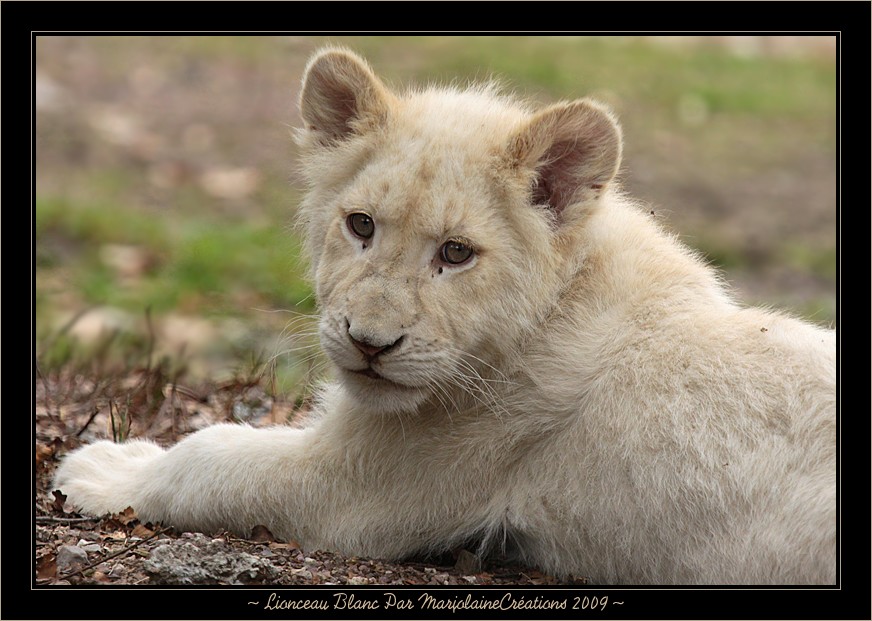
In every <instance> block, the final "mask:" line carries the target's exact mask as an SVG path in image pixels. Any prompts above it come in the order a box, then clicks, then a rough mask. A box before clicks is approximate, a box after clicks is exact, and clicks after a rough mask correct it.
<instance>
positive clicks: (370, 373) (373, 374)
mask: <svg viewBox="0 0 872 621" xmlns="http://www.w3.org/2000/svg"><path fill="white" fill-rule="evenodd" d="M352 373H357V374H358V375H363V376H366V377H369V378H371V379H374V380H384V381H386V382H389V381H390V380H389V379H387V378H385V377H382V376H381V375H379V374H378V371H376V370H375V369H373V368H372V367H367V368H365V369H362V370H360V371H352Z"/></svg>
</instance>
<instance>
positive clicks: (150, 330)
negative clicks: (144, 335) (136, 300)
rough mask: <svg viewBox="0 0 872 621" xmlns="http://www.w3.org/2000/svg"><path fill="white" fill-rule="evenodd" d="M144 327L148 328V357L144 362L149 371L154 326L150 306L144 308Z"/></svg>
mask: <svg viewBox="0 0 872 621" xmlns="http://www.w3.org/2000/svg"><path fill="white" fill-rule="evenodd" d="M145 325H146V327H147V328H148V357H147V358H146V362H145V369H146V371H151V356H152V354H153V353H154V341H155V338H154V326H153V325H152V323H151V305H149V306H146V307H145Z"/></svg>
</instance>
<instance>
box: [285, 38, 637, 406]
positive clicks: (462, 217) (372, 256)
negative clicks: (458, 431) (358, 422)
mask: <svg viewBox="0 0 872 621" xmlns="http://www.w3.org/2000/svg"><path fill="white" fill-rule="evenodd" d="M300 109H301V113H302V117H303V121H304V123H305V127H304V128H303V129H302V130H300V132H299V134H298V142H299V144H300V146H301V147H302V150H303V156H302V159H303V170H304V174H305V177H306V180H307V182H308V185H309V192H308V194H307V196H306V198H305V200H304V201H303V203H302V205H301V209H300V219H301V224H302V225H303V226H304V227H305V233H306V236H307V244H308V250H309V253H310V256H311V264H312V269H313V272H314V276H315V283H316V294H317V296H318V299H319V301H320V305H321V309H322V319H321V323H320V334H321V342H322V345H323V347H324V349H325V350H326V352H327V354H328V355H329V357H330V358H331V360H332V361H333V362H334V363H335V364H336V366H337V367H338V370H339V374H340V379H341V380H342V382H343V384H344V385H345V387H346V389H347V390H348V391H350V393H351V394H352V395H353V396H355V397H356V398H357V399H358V400H359V401H360V403H361V404H362V405H365V406H368V407H370V408H372V409H374V410H379V411H384V412H399V411H409V410H413V409H415V408H417V407H418V406H419V405H420V404H421V403H423V402H424V401H427V400H431V399H432V400H433V401H434V402H436V403H438V402H440V401H441V402H443V403H450V402H451V401H452V400H453V399H454V398H453V397H452V395H453V394H459V393H466V394H467V395H468V396H471V397H472V398H473V399H475V397H476V394H478V395H483V394H485V392H486V391H485V389H484V388H483V387H482V384H481V382H482V377H487V376H491V378H493V376H494V375H495V374H496V375H497V376H499V375H500V373H501V372H500V371H498V370H499V369H503V370H505V369H506V368H507V365H509V364H510V362H511V361H512V360H514V359H516V358H517V354H518V352H520V351H521V350H522V349H523V347H524V343H525V341H526V340H528V339H535V338H537V332H538V331H540V330H542V329H543V327H544V326H543V324H544V322H545V321H546V318H547V316H548V315H549V313H551V312H552V310H553V309H554V306H555V304H556V302H557V298H558V295H559V292H560V288H561V284H562V282H563V280H564V279H565V278H566V275H565V265H566V263H567V261H568V260H569V256H570V255H571V254H572V252H573V249H572V248H571V247H570V246H571V242H572V240H573V239H574V238H573V231H575V230H577V229H578V228H579V227H580V226H583V223H584V219H585V216H586V214H588V213H590V211H591V210H593V209H595V208H596V206H597V205H598V203H599V199H600V197H601V196H602V195H603V193H604V192H605V191H606V186H607V184H608V183H609V182H610V181H611V180H612V178H613V177H614V175H615V173H616V171H617V168H618V165H619V163H620V152H621V138H620V131H619V129H618V126H617V125H616V123H615V122H614V120H613V119H612V117H611V115H610V114H609V113H608V112H606V111H605V110H604V109H603V108H602V107H601V106H600V105H598V104H596V103H594V102H591V101H589V100H578V101H573V102H570V103H560V104H556V105H553V106H550V107H548V108H545V109H544V110H541V111H539V112H536V113H532V112H531V111H529V110H528V109H527V108H526V107H525V106H523V105H521V104H519V103H517V102H514V101H512V100H510V99H509V98H507V97H504V96H501V95H499V94H497V93H496V92H495V90H494V89H493V88H490V87H474V88H471V89H468V90H457V89H438V88H427V89H425V90H420V91H412V92H409V93H407V94H402V95H401V94H397V93H394V92H392V91H390V90H388V89H387V88H386V87H385V85H384V84H383V83H382V82H381V81H380V80H379V79H378V78H377V77H376V76H375V75H374V74H373V72H372V70H371V69H370V68H369V67H368V65H367V64H366V63H365V62H364V61H363V60H362V59H360V58H359V57H357V56H356V55H354V54H352V53H350V52H348V51H344V50H338V49H328V50H325V51H322V52H320V53H318V54H317V55H316V56H315V57H314V58H313V59H312V60H311V61H310V63H309V65H308V67H307V68H306V72H305V75H304V78H303V88H302V94H301V97H300ZM477 391H478V392H477Z"/></svg>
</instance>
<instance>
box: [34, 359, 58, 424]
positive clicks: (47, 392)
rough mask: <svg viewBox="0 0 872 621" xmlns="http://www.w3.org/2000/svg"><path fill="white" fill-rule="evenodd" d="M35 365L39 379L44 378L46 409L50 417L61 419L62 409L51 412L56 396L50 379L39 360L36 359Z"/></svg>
mask: <svg viewBox="0 0 872 621" xmlns="http://www.w3.org/2000/svg"><path fill="white" fill-rule="evenodd" d="M33 365H34V366H35V367H36V375H37V376H38V377H39V379H41V380H42V388H43V390H44V391H45V411H46V413H47V414H48V416H49V418H53V419H54V420H58V421H59V420H61V416H60V410H58V412H57V414H52V413H51V402H52V399H53V398H54V395H52V394H51V388H49V386H48V379H46V377H45V375H44V374H43V372H42V369H40V368H39V360H34V361H33Z"/></svg>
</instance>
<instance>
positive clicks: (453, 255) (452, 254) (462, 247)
mask: <svg viewBox="0 0 872 621" xmlns="http://www.w3.org/2000/svg"><path fill="white" fill-rule="evenodd" d="M472 254H473V251H472V248H470V247H469V246H467V245H466V244H464V243H463V242H459V241H457V240H451V241H447V242H445V243H444V244H442V247H441V248H440V249H439V258H440V259H442V260H443V261H445V262H446V263H448V264H450V265H460V264H461V263H466V262H467V261H469V260H470V259H471V258H472Z"/></svg>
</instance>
